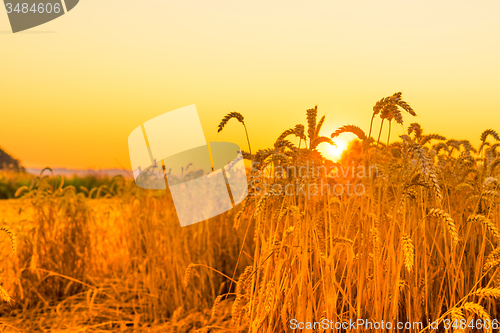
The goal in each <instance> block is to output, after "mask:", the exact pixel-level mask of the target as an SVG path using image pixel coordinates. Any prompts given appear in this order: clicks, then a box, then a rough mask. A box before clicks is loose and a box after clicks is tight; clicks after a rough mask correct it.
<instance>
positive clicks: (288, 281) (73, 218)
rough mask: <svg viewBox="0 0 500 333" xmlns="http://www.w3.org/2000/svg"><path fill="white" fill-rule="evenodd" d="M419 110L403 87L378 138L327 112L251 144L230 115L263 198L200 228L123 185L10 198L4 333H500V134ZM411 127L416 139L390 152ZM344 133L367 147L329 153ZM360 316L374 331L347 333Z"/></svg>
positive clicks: (385, 104) (28, 190)
mask: <svg viewBox="0 0 500 333" xmlns="http://www.w3.org/2000/svg"><path fill="white" fill-rule="evenodd" d="M415 115H416V112H415V111H414V110H413V109H412V108H411V107H410V105H409V104H408V103H406V102H405V101H404V100H403V99H402V94H401V93H395V94H393V95H391V96H389V97H385V98H382V99H381V100H380V101H378V102H376V103H375V106H374V107H373V111H372V112H371V125H370V128H368V129H367V130H363V129H361V128H360V127H358V126H355V125H345V126H343V127H341V128H339V129H338V130H337V131H335V132H333V133H331V135H329V136H321V135H320V132H321V128H322V124H323V122H324V120H325V117H324V116H322V117H320V110H318V108H317V107H315V108H312V109H309V110H307V111H306V116H307V122H306V124H298V125H296V126H295V127H292V128H290V129H287V130H284V131H283V133H282V135H280V136H279V137H278V138H277V140H276V142H275V144H274V145H273V146H272V147H270V148H268V149H261V150H258V151H256V152H252V151H251V147H250V144H251V143H252V140H251V139H252V138H251V137H249V136H248V132H247V131H246V126H245V118H244V116H243V115H241V114H239V113H237V112H232V113H229V114H228V115H227V116H225V117H224V118H223V119H222V121H221V123H220V124H219V126H218V131H223V130H224V128H225V127H226V126H237V125H238V126H239V124H241V125H243V126H244V127H242V131H244V132H245V133H246V135H247V139H248V151H247V150H246V149H245V151H243V157H244V158H245V159H246V160H247V163H248V164H247V165H248V168H247V177H248V180H249V195H248V196H247V197H246V199H245V200H244V201H243V202H242V203H241V204H240V205H238V206H237V207H236V208H235V209H233V210H230V211H229V212H226V213H224V214H222V215H219V216H217V217H215V218H212V219H210V220H208V221H204V222H201V223H197V224H195V225H192V226H187V227H184V228H181V227H180V225H179V223H178V221H177V217H176V213H175V209H174V205H173V202H172V199H171V197H170V194H169V192H168V191H156V190H155V191H148V190H143V189H140V188H138V187H137V186H136V185H135V184H134V183H133V181H130V180H128V179H125V178H123V177H116V178H115V179H114V180H113V183H112V185H111V186H101V187H99V188H94V189H85V190H82V189H78V190H79V191H77V189H76V188H75V187H73V186H64V184H63V183H61V182H60V181H56V179H55V177H51V176H50V170H47V171H45V172H44V173H43V174H42V175H41V176H40V177H37V178H35V179H34V180H33V181H32V182H31V185H30V186H28V187H22V188H19V189H18V191H17V193H16V197H17V198H16V199H11V200H5V201H1V202H0V214H1V215H0V219H1V224H0V226H3V227H2V229H1V236H0V251H1V253H2V258H3V260H2V264H1V270H0V281H1V282H2V285H1V287H0V294H1V295H2V299H3V303H2V304H1V309H0V311H1V317H0V327H1V328H2V329H3V330H4V331H6V332H7V331H12V332H37V331H42V332H80V331H85V332H91V331H92V332H94V331H117V332H121V331H130V332H132V331H134V332H135V331H137V332H265V333H268V332H292V331H309V332H313V331H314V332H337V331H338V332H341V331H343V332H350V331H367V332H368V331H377V332H385V331H399V332H431V331H434V332H438V331H440V332H444V331H445V329H448V330H449V331H450V332H477V331H485V332H493V331H495V330H496V329H497V328H498V327H499V323H498V322H497V318H498V317H499V315H500V306H499V305H497V303H498V298H499V297H500V277H499V267H500V247H499V240H500V232H499V230H498V229H499V223H500V221H499V219H500V210H499V205H498V203H499V197H500V189H499V186H500V183H499V174H500V167H499V165H500V153H499V152H497V148H499V147H500V136H499V134H498V133H497V132H496V131H495V130H493V129H487V130H485V131H484V132H483V133H478V136H479V138H480V146H478V147H473V145H472V144H471V143H470V142H469V141H467V140H456V139H449V138H445V137H444V136H442V135H440V134H433V133H430V134H427V133H425V132H424V130H423V129H422V127H421V126H420V125H419V124H418V123H414V122H412V121H411V118H412V117H413V116H415ZM367 116H370V113H367ZM318 118H319V119H318ZM403 118H405V120H406V122H405V123H409V125H404V126H405V127H404V128H405V129H406V130H405V132H406V133H407V134H405V135H402V136H400V137H399V139H398V140H397V141H394V142H390V141H389V138H390V133H391V126H401V125H403ZM233 122H234V123H233ZM238 123H239V124H238ZM344 133H352V134H355V135H356V136H357V138H358V139H357V140H355V141H353V142H352V143H351V145H350V147H349V149H347V150H346V151H345V152H344V154H343V155H342V158H341V159H340V160H339V161H338V162H332V161H330V160H327V159H326V158H325V157H323V156H322V155H321V153H320V152H319V151H318V146H319V145H329V144H330V145H333V144H335V139H336V138H337V137H339V136H341V135H343V134H344ZM357 320H363V321H364V323H365V324H366V323H371V324H366V325H365V324H363V326H361V327H356V329H353V327H352V326H349V325H347V326H346V327H344V328H342V327H340V328H339V327H338V326H335V324H339V325H342V323H345V322H350V321H351V322H352V321H357ZM381 323H385V326H383V327H382V326H380V325H381ZM388 323H390V324H391V325H392V327H388ZM397 323H402V324H403V327H400V328H396V327H394V326H395V325H396V324H397ZM370 325H371V326H370ZM377 325H378V326H380V327H377ZM433 325H437V328H436V327H435V326H433ZM327 326H328V327H327Z"/></svg>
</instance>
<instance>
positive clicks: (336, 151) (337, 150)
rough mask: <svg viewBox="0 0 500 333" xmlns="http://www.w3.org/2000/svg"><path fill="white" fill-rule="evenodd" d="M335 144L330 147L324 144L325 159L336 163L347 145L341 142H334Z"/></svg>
mask: <svg viewBox="0 0 500 333" xmlns="http://www.w3.org/2000/svg"><path fill="white" fill-rule="evenodd" d="M335 144H336V145H337V146H332V145H329V144H325V147H324V148H326V149H325V150H326V151H325V152H324V153H325V155H326V156H325V157H327V158H329V159H331V160H332V161H337V160H339V159H340V157H341V156H342V153H343V152H344V150H346V148H347V143H346V142H345V141H343V140H338V139H337V140H335Z"/></svg>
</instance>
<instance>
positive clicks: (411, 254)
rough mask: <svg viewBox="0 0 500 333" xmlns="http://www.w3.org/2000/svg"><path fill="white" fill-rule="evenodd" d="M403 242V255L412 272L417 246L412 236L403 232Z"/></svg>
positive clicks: (409, 270)
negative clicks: (414, 244)
mask: <svg viewBox="0 0 500 333" xmlns="http://www.w3.org/2000/svg"><path fill="white" fill-rule="evenodd" d="M402 242H403V256H404V265H405V267H406V269H407V270H408V273H410V272H411V271H412V269H413V264H414V262H415V247H414V246H413V242H412V240H411V238H410V235H408V234H406V233H405V234H403V237H402Z"/></svg>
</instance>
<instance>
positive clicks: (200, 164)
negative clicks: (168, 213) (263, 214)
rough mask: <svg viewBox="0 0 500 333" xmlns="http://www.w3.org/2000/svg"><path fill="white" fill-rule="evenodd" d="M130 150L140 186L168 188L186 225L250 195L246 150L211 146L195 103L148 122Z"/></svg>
mask: <svg viewBox="0 0 500 333" xmlns="http://www.w3.org/2000/svg"><path fill="white" fill-rule="evenodd" d="M128 146H129V155H130V162H131V164H132V169H133V174H134V179H135V183H136V184H137V185H138V186H139V187H141V188H145V189H163V190H166V189H167V186H168V189H169V190H170V193H171V194H172V198H173V201H174V205H175V210H176V212H177V217H178V218H179V222H180V224H181V226H183V227H184V226H187V225H191V224H194V223H197V222H201V221H204V220H207V219H209V218H211V217H214V216H217V215H219V214H222V213H224V212H226V211H228V210H230V209H231V208H233V207H234V206H236V205H237V204H239V203H240V202H241V201H243V200H244V199H245V197H246V196H247V194H248V183H247V176H246V171H245V164H244V162H243V156H242V154H241V151H240V147H239V146H238V145H236V144H234V143H230V142H210V143H207V141H206V139H205V135H204V133H203V129H202V127H201V123H200V118H199V116H198V112H197V111H196V107H195V105H190V106H186V107H183V108H180V109H177V110H174V111H170V112H167V113H164V114H162V115H160V116H157V117H155V118H153V119H150V120H148V121H146V122H145V123H144V124H142V125H140V126H138V127H137V128H135V129H134V130H133V131H132V133H130V135H129V137H128Z"/></svg>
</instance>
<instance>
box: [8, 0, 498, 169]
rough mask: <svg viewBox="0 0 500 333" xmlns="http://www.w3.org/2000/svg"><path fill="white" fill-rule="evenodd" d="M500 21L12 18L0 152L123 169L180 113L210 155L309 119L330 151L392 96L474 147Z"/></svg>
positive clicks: (491, 113)
mask: <svg viewBox="0 0 500 333" xmlns="http://www.w3.org/2000/svg"><path fill="white" fill-rule="evenodd" d="M499 13H500V2H498V1H496V0H495V1H477V2H471V1H439V2H437V1H410V0H399V1H373V0H369V1H368V0H366V1H351V0H350V1H333V0H324V1H323V0H317V1H269V0H267V1H255V0H254V1H235V0H232V1H206V0H205V1H191V0H187V1H175V2H173V1H167V0H161V1H160V0H148V1H131V0H121V1H98V0H81V1H80V4H79V5H78V6H77V7H75V9H73V10H72V11H71V12H69V13H68V14H66V15H64V16H62V17H61V18H59V19H56V20H54V21H52V22H49V23H47V24H45V25H42V26H39V27H36V28H33V29H31V30H28V31H26V32H22V33H18V34H12V32H11V31H10V26H9V21H8V18H7V14H6V13H5V12H3V13H2V14H0V50H1V56H0V61H1V62H0V112H1V118H0V147H2V148H4V149H5V150H6V151H8V152H9V153H11V154H12V155H14V156H15V157H17V158H19V159H21V161H22V162H23V164H24V165H25V166H27V167H30V168H42V167H45V166H50V167H53V168H57V167H66V168H73V169H83V168H120V165H119V164H118V163H117V162H116V161H119V163H121V164H123V165H124V166H125V167H127V168H129V167H130V160H129V157H128V147H127V139H128V135H129V134H130V132H131V131H132V130H133V129H134V128H136V127H137V126H139V125H140V124H141V123H144V122H145V121H147V120H149V119H151V118H153V117H155V116H158V115H160V114H162V113H164V112H167V111H171V110H174V109H177V108H180V107H183V106H187V105H191V104H195V105H196V107H197V109H198V113H199V115H200V119H201V122H202V126H203V129H204V132H205V136H206V138H207V139H208V140H212V141H231V142H235V143H237V144H239V145H240V146H241V147H242V148H243V149H245V150H246V149H247V144H246V140H245V136H244V130H243V128H242V126H240V124H239V123H237V122H236V121H234V120H232V121H231V122H229V124H228V125H227V128H226V129H225V130H224V131H223V132H222V133H220V134H219V135H217V125H218V123H219V121H220V119H221V118H222V117H223V116H224V115H225V114H227V113H228V112H231V111H238V112H240V113H242V114H243V115H244V116H245V121H246V123H247V126H248V131H249V136H250V140H251V144H252V149H253V150H256V149H258V148H265V147H267V146H269V145H272V144H273V143H274V140H275V139H276V137H277V136H278V135H279V134H280V133H281V132H282V131H283V130H285V129H287V128H290V127H293V126H294V125H295V124H297V123H303V124H306V118H305V110H306V109H308V108H311V107H314V106H315V105H318V109H319V113H320V115H323V114H325V115H326V121H325V124H324V126H323V131H322V134H323V135H330V133H331V132H333V131H334V130H335V129H336V128H337V127H339V126H341V125H343V124H356V125H358V126H360V127H361V128H363V129H364V130H365V131H368V128H369V123H370V117H371V112H372V107H373V105H374V104H375V102H376V101H377V100H379V99H380V98H382V97H385V96H388V95H392V94H393V93H394V92H397V91H403V98H404V100H406V101H407V102H408V103H409V104H410V105H411V106H412V107H413V108H414V110H415V111H416V112H417V114H418V117H416V118H413V117H411V116H410V115H408V114H404V117H405V127H406V125H409V124H410V123H412V122H419V123H421V124H422V126H423V128H424V131H425V132H426V133H440V134H442V135H445V136H446V137H448V138H457V139H470V140H471V141H472V142H473V144H474V145H477V142H478V138H479V135H480V133H481V132H482V131H483V130H484V129H486V128H490V127H491V128H494V129H496V130H497V131H500V93H499V88H500V85H499V82H498V81H499V78H500V61H499V60H498V59H500V20H499V18H498V17H499ZM410 117H411V118H410ZM412 118H413V119H412ZM393 128H394V127H393ZM402 133H403V128H401V127H400V126H399V127H398V128H397V129H396V130H395V131H394V135H393V139H395V138H396V137H397V135H398V134H399V135H400V134H402ZM341 139H342V138H341ZM172 144H175V143H172Z"/></svg>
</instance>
